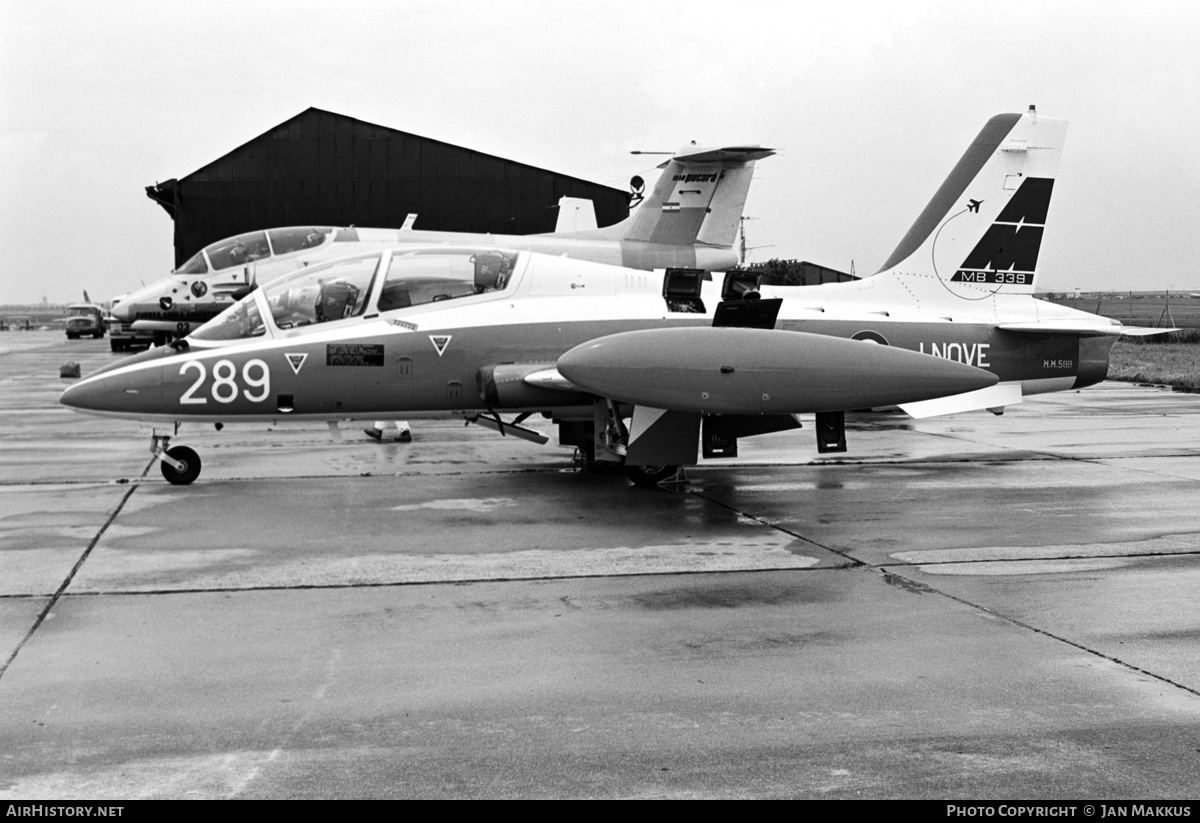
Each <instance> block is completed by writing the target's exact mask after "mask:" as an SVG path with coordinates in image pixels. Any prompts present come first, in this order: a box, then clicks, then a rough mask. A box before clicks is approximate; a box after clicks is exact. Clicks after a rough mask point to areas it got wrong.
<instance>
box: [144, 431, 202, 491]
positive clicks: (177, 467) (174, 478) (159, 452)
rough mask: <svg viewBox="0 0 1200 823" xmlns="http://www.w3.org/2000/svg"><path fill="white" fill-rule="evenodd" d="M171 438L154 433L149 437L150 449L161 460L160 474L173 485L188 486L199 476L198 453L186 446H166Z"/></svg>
mask: <svg viewBox="0 0 1200 823" xmlns="http://www.w3.org/2000/svg"><path fill="white" fill-rule="evenodd" d="M170 442H171V438H170V437H169V436H167V435H161V434H156V435H153V436H152V437H151V443H150V451H151V452H153V453H154V455H155V456H156V457H158V458H160V459H161V460H162V463H161V464H160V466H159V467H160V468H161V469H162V476H163V477H165V478H166V480H167V482H168V483H170V484H171V485H173V486H188V485H191V484H192V482H193V481H194V480H195V479H196V478H197V477H199V476H200V455H198V454H196V451H195V449H189V448H188V447H187V446H175V447H173V448H167V445H168V444H169V443H170Z"/></svg>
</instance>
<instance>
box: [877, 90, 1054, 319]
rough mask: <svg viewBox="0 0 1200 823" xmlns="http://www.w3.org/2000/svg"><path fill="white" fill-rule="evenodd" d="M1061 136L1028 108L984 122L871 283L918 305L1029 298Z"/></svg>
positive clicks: (1051, 120)
mask: <svg viewBox="0 0 1200 823" xmlns="http://www.w3.org/2000/svg"><path fill="white" fill-rule="evenodd" d="M1066 131H1067V121H1065V120H1059V119H1055V118H1051V117H1041V116H1039V115H1038V114H1037V112H1036V111H1035V110H1034V109H1033V108H1032V107H1030V110H1029V111H1028V112H1026V113H1025V114H1000V115H997V116H995V117H993V118H992V119H991V120H989V121H988V122H987V124H986V125H985V126H984V127H983V130H982V131H981V132H980V133H979V135H978V136H977V137H976V138H975V140H974V141H973V142H972V143H971V145H970V147H969V148H968V149H967V151H966V153H965V154H964V155H963V156H962V159H961V160H959V161H958V164H957V165H956V166H955V167H954V169H953V171H951V172H950V176H949V177H948V178H946V181H945V182H944V183H943V184H942V186H941V188H939V189H938V190H937V193H936V194H934V196H933V199H932V200H931V201H930V202H929V205H927V206H926V207H925V210H924V211H923V212H921V215H920V216H919V217H918V218H917V220H916V222H915V223H914V224H913V226H912V228H911V229H909V231H908V233H907V234H906V235H905V236H904V239H902V240H901V241H900V245H898V246H897V247H896V250H895V251H893V252H892V254H891V256H890V257H889V258H888V260H887V262H885V263H884V264H883V268H882V269H880V272H879V273H878V274H877V275H876V276H875V277H873V278H870V280H871V281H873V282H876V281H879V280H880V279H881V278H882V279H884V280H888V279H894V280H897V281H899V282H900V283H901V284H902V285H903V287H904V290H905V291H906V292H908V293H909V294H910V295H911V296H913V297H915V298H917V299H918V300H919V301H936V302H947V303H953V302H958V301H963V300H967V301H973V300H982V299H985V298H988V297H992V296H995V295H1000V294H1032V293H1033V290H1034V285H1035V282H1036V279H1037V270H1038V269H1037V265H1038V255H1039V252H1040V251H1041V244H1042V236H1043V234H1044V232H1045V228H1046V219H1047V215H1048V212H1049V207H1050V195H1051V193H1052V192H1053V189H1054V177H1055V175H1056V173H1057V171H1058V162H1059V158H1060V157H1061V155H1062V147H1063V140H1064V138H1065V136H1066ZM876 285H878V286H882V285H884V284H883V283H882V282H876Z"/></svg>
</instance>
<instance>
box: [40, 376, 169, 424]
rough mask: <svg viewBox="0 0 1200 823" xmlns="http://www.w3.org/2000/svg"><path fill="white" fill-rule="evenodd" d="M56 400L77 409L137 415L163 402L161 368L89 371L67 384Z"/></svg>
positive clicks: (150, 410)
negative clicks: (89, 372)
mask: <svg viewBox="0 0 1200 823" xmlns="http://www.w3.org/2000/svg"><path fill="white" fill-rule="evenodd" d="M58 402H59V403H61V404H62V405H64V406H66V407H67V408H70V409H74V410H76V411H81V412H87V413H93V414H101V415H110V416H117V417H125V416H128V417H138V416H139V415H141V414H151V413H155V412H158V411H159V410H160V409H161V406H162V369H161V368H157V367H150V368H143V369H137V370H128V369H117V370H114V371H109V372H103V373H100V374H95V375H92V376H91V377H88V378H85V379H83V380H80V381H79V382H78V383H76V384H74V385H72V386H68V387H67V389H66V391H64V392H63V393H62V394H61V395H60V396H59V398H58Z"/></svg>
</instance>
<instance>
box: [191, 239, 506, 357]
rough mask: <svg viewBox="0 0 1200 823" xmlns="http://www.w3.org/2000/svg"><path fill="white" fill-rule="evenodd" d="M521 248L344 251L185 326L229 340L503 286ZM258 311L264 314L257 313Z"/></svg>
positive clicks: (200, 335) (205, 336)
mask: <svg viewBox="0 0 1200 823" xmlns="http://www.w3.org/2000/svg"><path fill="white" fill-rule="evenodd" d="M519 256H520V253H519V252H516V251H509V250H502V249H492V248H461V247H455V248H451V247H446V246H438V247H432V248H416V249H404V250H391V249H388V250H384V251H379V252H374V253H371V254H360V255H355V256H353V257H345V258H342V259H340V260H334V261H331V262H329V263H324V264H321V265H317V266H311V267H309V268H304V269H300V270H298V271H295V272H293V273H292V274H289V275H286V276H284V277H281V278H279V279H278V280H274V281H272V282H271V283H269V284H268V285H266V286H264V287H263V288H261V289H259V290H258V291H256V292H253V293H251V294H250V295H247V296H246V297H244V298H243V299H242V300H241V301H239V302H238V303H235V304H234V305H232V306H230V307H229V308H228V309H226V310H225V311H223V312H222V313H221V314H219V315H218V316H217V317H215V318H213V319H212V320H211V321H209V322H208V323H206V324H205V325H204V326H202V327H200V328H199V329H197V330H196V331H195V332H193V333H192V335H191V339H193V340H236V339H241V338H247V337H258V336H261V335H264V334H267V333H268V323H269V325H270V332H271V333H272V334H274V333H275V332H284V331H288V330H291V329H298V328H304V327H309V326H312V327H317V326H322V324H326V323H330V322H333V321H337V320H344V319H347V318H352V317H361V316H365V315H375V314H378V313H380V312H389V311H395V310H398V309H407V308H411V307H413V306H421V305H425V304H432V303H437V302H440V301H442V300H456V299H459V298H464V297H472V296H475V295H481V294H488V293H494V292H502V291H505V290H507V289H508V288H509V287H510V286H511V285H512V282H513V274H514V272H515V270H516V266H517V262H518V259H519ZM264 315H268V316H269V320H268V321H264Z"/></svg>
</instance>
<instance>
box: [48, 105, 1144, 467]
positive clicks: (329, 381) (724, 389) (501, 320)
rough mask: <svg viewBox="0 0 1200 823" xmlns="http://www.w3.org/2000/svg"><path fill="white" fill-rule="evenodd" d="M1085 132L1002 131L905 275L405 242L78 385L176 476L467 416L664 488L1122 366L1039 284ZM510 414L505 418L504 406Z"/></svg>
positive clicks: (307, 279)
mask: <svg viewBox="0 0 1200 823" xmlns="http://www.w3.org/2000/svg"><path fill="white" fill-rule="evenodd" d="M1065 131H1066V123H1065V121H1062V120H1056V119H1052V118H1048V117H1039V116H1038V115H1037V114H1036V112H1034V111H1033V110H1032V109H1031V110H1030V111H1029V112H1028V113H1026V114H1023V115H1022V114H1003V115H998V116H996V117H994V118H992V119H991V120H989V121H988V123H987V124H986V125H985V126H984V128H983V130H982V131H981V132H980V133H979V135H978V137H976V139H975V140H974V142H972V144H971V146H970V147H969V148H968V150H967V152H966V153H965V154H964V155H963V157H962V159H961V160H960V161H959V163H958V164H957V165H956V166H955V167H954V169H953V171H952V172H951V173H950V176H949V177H948V178H947V180H946V182H945V183H944V184H943V185H942V186H941V188H940V189H938V191H937V193H936V194H935V195H934V197H933V200H932V201H931V202H930V203H929V205H928V206H927V207H926V208H925V210H924V211H923V212H922V214H921V215H920V216H919V217H918V219H917V221H916V223H915V224H914V225H913V227H912V229H911V230H910V231H909V232H908V234H907V235H905V237H904V238H903V240H902V241H901V242H900V245H899V246H898V247H897V249H896V251H895V252H894V253H893V254H892V256H891V257H890V258H889V259H888V261H887V262H886V263H885V265H884V266H883V269H882V270H881V271H880V272H879V273H877V274H876V275H874V276H873V277H870V278H868V279H864V280H861V281H857V282H853V283H838V284H829V285H823V286H810V287H791V288H786V287H776V288H772V287H769V286H760V285H759V284H758V283H757V282H755V280H754V279H753V277H752V275H749V274H747V273H744V272H736V271H734V272H730V273H728V274H726V275H725V276H724V277H723V278H719V279H714V278H711V276H709V275H707V274H706V272H704V271H703V269H702V267H669V268H667V269H666V271H665V272H664V273H661V274H659V273H651V272H646V271H640V270H635V269H630V268H617V267H613V266H610V265H605V264H602V263H596V262H590V261H581V260H573V259H569V258H563V257H553V256H549V255H545V254H541V253H538V252H536V251H530V250H528V249H525V250H521V249H513V248H506V247H504V246H503V244H500V245H496V244H486V245H485V244H475V243H468V244H463V245H458V246H448V245H434V246H422V245H406V246H403V247H396V248H394V249H393V248H388V249H382V250H377V251H373V252H371V253H367V254H358V255H354V256H352V257H347V258H343V259H339V260H335V261H331V262H328V263H324V264H319V265H313V266H310V267H308V268H306V269H302V270H300V271H297V272H294V273H293V274H291V275H287V276H285V277H283V278H280V279H278V280H276V281H274V282H272V283H270V284H269V285H267V286H264V287H262V288H260V289H258V290H257V291H255V292H252V293H251V294H249V295H247V296H245V297H244V298H242V300H240V301H239V302H238V303H237V304H235V305H233V306H231V307H229V308H228V309H226V310H225V311H224V312H223V313H222V314H221V315H220V316H218V317H217V318H215V319H214V320H212V321H211V322H209V323H208V324H206V325H205V326H203V327H202V328H200V329H198V330H197V331H195V332H194V333H193V334H192V335H191V336H190V337H189V338H187V339H186V340H182V341H177V342H176V343H175V344H173V346H170V347H159V348H156V349H153V350H151V351H149V352H146V353H144V354H141V355H137V356H135V357H132V358H129V359H127V360H125V361H123V362H121V363H116V364H113V365H111V366H109V367H107V368H106V369H104V370H102V371H100V372H98V373H96V374H95V375H92V376H91V377H88V378H86V379H84V380H81V381H80V382H78V383H76V384H75V385H73V386H71V387H70V388H68V389H67V390H66V391H65V392H64V393H63V395H62V402H63V403H64V404H65V405H67V406H69V407H72V408H74V409H77V410H79V411H83V412H88V413H92V414H100V415H108V416H115V417H124V418H134V419H138V420H142V421H148V422H151V423H153V424H156V425H157V424H161V425H162V426H163V429H161V430H159V429H155V431H154V433H153V434H152V443H151V449H152V451H154V452H155V453H156V454H159V455H161V456H162V463H163V465H162V471H163V474H164V476H165V477H166V478H167V479H168V480H170V481H171V482H173V483H177V484H187V483H190V482H192V481H193V480H194V479H195V478H196V476H197V475H198V474H199V471H200V460H199V457H198V456H197V455H196V453H195V451H193V450H192V449H189V448H187V447H186V446H175V447H171V448H168V445H169V440H170V437H171V436H172V435H174V434H176V433H177V431H178V424H179V423H180V422H212V423H227V422H231V421H236V420H248V421H249V420H254V421H270V420H279V419H284V418H293V419H307V420H324V421H330V422H331V425H333V422H332V421H338V420H345V419H352V418H356V417H363V418H375V417H384V416H388V415H396V416H401V415H412V414H419V413H422V412H449V413H454V414H460V415H462V416H464V417H467V418H468V419H473V420H476V421H477V422H479V423H484V424H487V425H489V426H490V427H492V428H494V429H496V430H498V431H499V432H501V433H502V434H507V435H515V436H518V437H522V438H525V439H529V440H535V441H539V442H544V441H545V440H546V438H545V437H543V436H542V435H540V434H538V433H537V432H536V431H534V430H532V429H529V428H526V427H524V426H522V425H521V424H522V423H523V422H524V421H525V420H526V419H527V418H528V417H529V416H530V415H532V414H538V413H540V414H542V415H545V416H547V417H549V418H550V419H552V420H554V421H555V422H557V424H558V430H559V438H558V439H559V442H560V443H561V444H563V445H568V446H574V447H576V448H578V449H580V450H581V452H582V453H583V454H584V455H585V456H586V457H587V458H588V459H590V460H596V461H617V462H622V463H624V465H625V470H626V473H627V474H628V475H629V476H630V477H631V479H633V480H634V482H636V483H639V484H642V485H651V484H654V483H656V482H659V481H661V480H663V479H664V478H667V477H669V476H671V475H673V474H674V473H675V471H676V467H678V466H683V465H691V464H695V463H696V462H698V455H699V453H700V449H701V448H702V449H703V453H704V454H705V456H707V457H721V456H732V455H735V454H736V453H737V442H738V439H739V438H741V437H749V436H753V435H757V434H764V433H768V432H778V431H784V430H788V429H793V428H798V427H799V426H800V423H799V421H798V419H797V415H800V414H815V415H816V417H815V423H816V425H815V428H816V434H817V445H818V450H819V451H822V452H830V451H834V452H836V451H845V450H846V448H847V446H846V438H845V427H844V413H845V412H846V411H852V410H861V409H878V408H890V407H897V406H898V407H899V408H901V409H902V410H904V411H906V412H908V413H909V414H911V415H914V416H926V415H932V414H944V413H950V412H959V411H967V410H972V409H990V410H993V411H1001V410H1003V408H1004V407H1005V406H1008V405H1012V404H1014V403H1019V402H1020V401H1021V398H1022V397H1023V396H1024V395H1026V394H1035V393H1039V392H1049V391H1059V390H1064V389H1072V388H1079V387H1082V386H1088V385H1091V384H1094V383H1096V382H1098V381H1100V380H1102V379H1103V378H1104V376H1105V374H1106V371H1107V367H1108V354H1109V351H1110V349H1111V347H1112V345H1113V343H1114V341H1115V340H1116V339H1117V337H1118V336H1119V335H1120V334H1122V333H1137V332H1138V331H1139V330H1131V329H1124V328H1122V327H1121V326H1120V324H1118V323H1116V322H1114V321H1111V320H1108V319H1106V318H1103V317H1100V316H1097V315H1092V314H1087V313H1084V312H1079V311H1075V310H1072V309H1068V308H1066V307H1060V306H1056V305H1053V304H1050V303H1046V302H1043V301H1039V300H1036V299H1034V298H1033V297H1032V293H1033V288H1034V281H1035V276H1036V272H1037V261H1038V251H1039V248H1040V245H1041V239H1042V234H1043V231H1044V229H1045V226H1046V221H1047V214H1048V207H1049V203H1050V196H1051V191H1052V189H1053V183H1054V177H1055V171H1056V169H1057V166H1058V161H1059V156H1060V153H1061V149H1062V144H1063V138H1064V135H1065ZM506 418H507V419H506Z"/></svg>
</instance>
